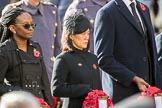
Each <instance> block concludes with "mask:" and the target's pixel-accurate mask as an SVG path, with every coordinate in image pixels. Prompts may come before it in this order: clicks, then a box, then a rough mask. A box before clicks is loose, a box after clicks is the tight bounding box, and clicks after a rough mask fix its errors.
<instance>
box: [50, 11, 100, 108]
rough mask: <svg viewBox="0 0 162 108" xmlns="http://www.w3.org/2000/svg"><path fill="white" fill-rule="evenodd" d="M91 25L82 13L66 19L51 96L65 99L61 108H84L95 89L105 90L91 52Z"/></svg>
mask: <svg viewBox="0 0 162 108" xmlns="http://www.w3.org/2000/svg"><path fill="white" fill-rule="evenodd" d="M89 35H90V22H89V20H88V19H87V18H86V17H85V16H84V15H82V14H80V13H74V14H71V15H69V16H67V17H66V18H65V21H64V28H63V35H62V50H63V52H62V53H61V54H59V55H58V56H57V58H56V60H55V62H54V69H53V76H52V82H51V84H52V93H53V95H54V96H57V97H64V98H63V106H62V108H82V103H83V101H84V99H85V97H86V96H87V94H88V92H90V91H91V90H92V89H100V90H101V89H102V87H101V80H100V73H99V68H98V63H97V57H96V56H95V55H94V54H92V53H90V52H88V48H89Z"/></svg>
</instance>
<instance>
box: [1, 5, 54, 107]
mask: <svg viewBox="0 0 162 108" xmlns="http://www.w3.org/2000/svg"><path fill="white" fill-rule="evenodd" d="M34 27H35V24H33V20H32V17H31V15H30V14H29V13H27V12H25V11H23V10H22V9H21V8H13V9H9V10H7V11H6V12H5V13H4V14H3V16H2V17H1V25H0V35H1V44H0V95H2V94H4V93H6V92H9V91H14V90H25V91H29V92H31V93H32V94H34V95H35V96H37V97H39V98H43V99H44V100H45V101H46V102H47V103H48V104H49V105H50V106H51V108H53V103H52V95H51V92H50V84H49V81H48V77H47V73H46V69H45V65H44V61H43V57H42V51H41V48H40V45H39V44H38V43H36V42H33V41H32V40H30V39H31V38H32V34H33V31H34Z"/></svg>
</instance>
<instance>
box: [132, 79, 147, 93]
mask: <svg viewBox="0 0 162 108" xmlns="http://www.w3.org/2000/svg"><path fill="white" fill-rule="evenodd" d="M132 81H133V82H135V83H136V84H137V86H138V88H139V90H140V91H141V92H144V91H146V88H147V87H149V86H150V85H149V84H148V83H147V82H146V81H144V80H143V79H142V78H140V77H138V76H135V77H133V79H132Z"/></svg>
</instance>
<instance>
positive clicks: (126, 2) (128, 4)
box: [123, 0, 137, 7]
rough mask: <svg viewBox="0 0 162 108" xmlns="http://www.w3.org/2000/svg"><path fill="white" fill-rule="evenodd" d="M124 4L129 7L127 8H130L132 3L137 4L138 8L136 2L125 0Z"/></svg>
mask: <svg viewBox="0 0 162 108" xmlns="http://www.w3.org/2000/svg"><path fill="white" fill-rule="evenodd" d="M123 2H124V3H125V5H126V6H127V7H129V6H130V4H131V3H132V2H134V3H135V6H136V4H137V3H136V0H132V1H131V0H123Z"/></svg>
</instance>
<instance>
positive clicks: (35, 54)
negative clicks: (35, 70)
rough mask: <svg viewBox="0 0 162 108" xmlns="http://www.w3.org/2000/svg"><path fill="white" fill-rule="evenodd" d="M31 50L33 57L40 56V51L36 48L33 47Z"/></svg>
mask: <svg viewBox="0 0 162 108" xmlns="http://www.w3.org/2000/svg"><path fill="white" fill-rule="evenodd" d="M33 52H34V57H39V56H40V52H39V51H38V50H36V49H35V48H34V50H33Z"/></svg>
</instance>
